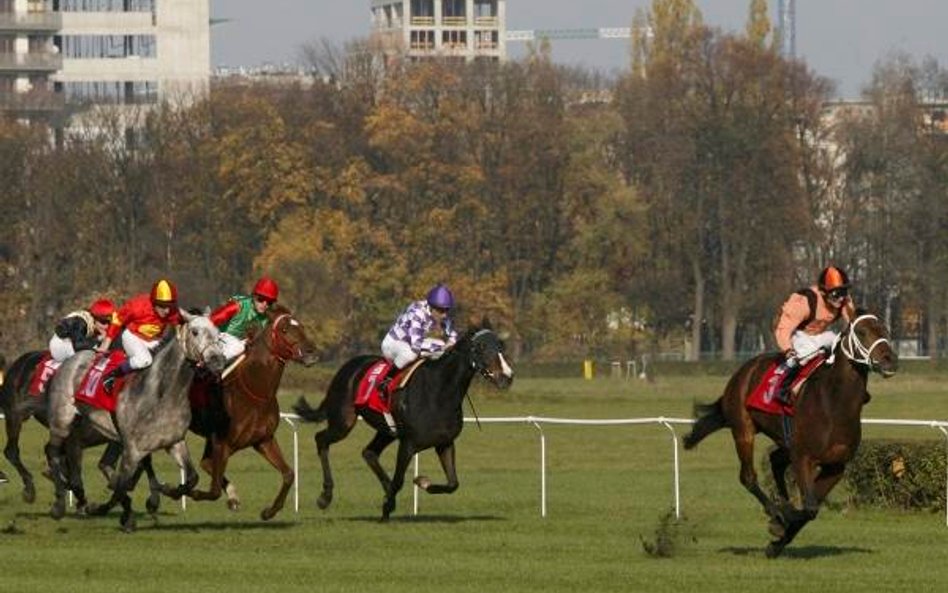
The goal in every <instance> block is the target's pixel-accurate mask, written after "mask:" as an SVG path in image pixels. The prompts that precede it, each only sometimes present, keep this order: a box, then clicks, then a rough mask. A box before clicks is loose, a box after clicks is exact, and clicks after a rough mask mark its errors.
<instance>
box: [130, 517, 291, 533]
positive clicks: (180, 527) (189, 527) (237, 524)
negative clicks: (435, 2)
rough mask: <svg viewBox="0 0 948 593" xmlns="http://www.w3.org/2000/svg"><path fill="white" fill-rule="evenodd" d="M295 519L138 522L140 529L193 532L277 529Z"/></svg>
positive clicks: (145, 520) (144, 519) (288, 526)
mask: <svg viewBox="0 0 948 593" xmlns="http://www.w3.org/2000/svg"><path fill="white" fill-rule="evenodd" d="M297 525H298V523H296V522H294V521H268V522H263V521H259V520H257V521H199V522H196V523H167V524H166V523H149V522H148V519H147V518H141V519H140V520H139V522H138V530H139V531H169V532H174V531H177V532H193V533H199V532H201V531H277V530H282V529H291V528H293V527H296V526H297Z"/></svg>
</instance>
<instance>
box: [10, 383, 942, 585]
mask: <svg viewBox="0 0 948 593" xmlns="http://www.w3.org/2000/svg"><path fill="white" fill-rule="evenodd" d="M298 378H299V377H298ZM724 383H725V378H724V377H722V376H691V377H663V376H659V377H658V378H657V380H656V381H655V382H654V383H646V382H644V381H631V382H626V381H619V380H614V381H611V380H608V379H597V380H595V381H591V382H585V381H582V380H580V379H555V380H553V379H523V380H518V381H517V382H516V383H515V385H514V387H513V388H512V390H511V391H509V392H505V393H499V392H495V391H491V390H489V389H487V388H483V387H479V388H478V389H476V391H475V393H474V400H475V404H476V406H477V411H478V413H479V414H480V415H481V416H482V417H489V416H524V415H535V416H555V417H566V418H632V417H653V416H659V415H661V416H667V417H689V416H690V414H691V407H692V404H693V402H694V401H695V400H699V401H709V400H711V399H713V398H715V397H716V396H717V394H718V392H719V391H720V390H721V389H722V388H723V385H724ZM870 388H871V389H872V392H873V401H872V403H871V404H870V406H869V408H868V409H867V414H866V415H867V416H868V417H876V418H883V417H884V418H920V419H945V418H946V417H948V406H946V401H948V383H946V382H945V380H944V377H942V376H938V375H925V374H923V373H921V372H913V373H907V374H904V375H901V376H899V377H897V378H895V379H892V380H890V381H885V382H883V381H882V380H880V379H878V378H877V377H874V378H873V379H872V380H871V382H870ZM296 395H297V394H295V393H287V394H285V396H284V397H285V399H284V409H288V407H289V406H288V404H289V403H290V402H292V401H293V399H294V398H295V397H296ZM308 397H309V398H310V400H311V401H318V399H319V395H314V394H308ZM467 413H468V415H470V411H469V410H467ZM685 430H686V428H685V427H681V428H680V429H679V434H681V433H683V432H684V431H685ZM313 432H314V427H312V426H309V425H306V426H303V427H302V429H301V431H300V444H301V452H300V457H301V463H302V467H301V472H302V476H301V478H302V479H301V488H302V500H301V511H300V513H299V514H298V515H297V514H294V512H293V510H292V507H291V506H290V507H288V508H287V509H284V511H283V512H282V513H281V514H280V515H278V516H277V518H276V519H275V520H274V521H272V522H270V523H263V522H261V521H260V520H259V519H258V514H259V511H260V509H262V508H263V507H264V506H265V505H266V504H267V503H268V502H269V500H270V498H271V497H272V496H273V495H274V493H275V492H276V488H277V484H278V481H279V480H278V477H277V475H276V473H275V472H274V471H273V470H272V469H271V468H270V467H269V466H268V465H267V464H266V462H265V461H263V460H262V458H260V457H258V456H257V455H256V454H255V453H254V452H252V451H244V452H241V453H239V454H238V455H237V456H236V457H235V458H234V459H233V460H232V463H231V466H230V471H229V474H230V475H231V476H232V477H233V479H234V480H235V481H236V482H237V484H238V487H239V489H240V493H241V497H242V499H243V503H244V506H243V508H242V509H241V511H240V512H238V513H236V514H234V513H230V512H228V511H227V510H226V508H225V506H224V503H223V502H222V501H221V502H214V503H200V504H199V503H194V502H191V503H189V505H188V509H187V511H183V512H182V511H181V509H180V508H179V507H177V506H176V505H175V504H174V503H173V502H172V501H164V502H163V508H162V511H161V513H160V514H159V515H158V517H157V518H156V519H152V518H149V517H148V516H146V515H140V516H139V521H138V526H139V530H138V531H137V532H136V533H135V534H133V535H126V534H123V533H121V532H120V531H119V529H118V519H117V516H116V515H112V516H109V517H107V518H95V519H88V518H78V517H75V516H73V515H71V514H70V515H67V517H66V518H65V519H63V520H62V521H60V522H55V521H53V520H52V519H50V518H49V517H48V515H47V510H48V508H49V503H50V502H51V487H50V485H49V483H48V482H46V481H45V480H43V479H42V478H39V480H40V481H39V482H38V483H37V486H38V491H39V500H38V501H37V503H36V504H34V505H26V504H25V503H23V502H22V501H21V500H20V493H19V482H18V480H17V478H16V476H13V475H10V474H11V473H12V472H11V470H12V468H10V467H9V465H8V464H4V465H2V466H0V467H3V469H4V470H5V471H6V472H7V474H8V475H10V477H11V483H9V484H6V485H4V486H0V554H2V557H3V559H4V562H3V565H2V566H3V568H2V574H0V583H2V584H3V591H11V592H13V591H40V590H57V589H62V590H67V591H83V592H85V591H103V592H104V591H109V592H112V591H136V592H143V593H144V592H149V591H167V590H169V589H172V588H183V589H185V590H188V591H215V592H217V591H253V592H255V593H264V592H269V591H274V592H281V593H286V592H291V591H307V592H309V591H360V592H361V591H375V590H380V591H386V592H399V591H412V592H416V591H435V590H438V591H476V592H478V593H484V592H487V591H543V592H544V593H552V592H557V591H577V590H582V591H676V592H681V591H683V590H684V591H688V590H689V589H695V590H696V589H699V588H700V590H701V591H702V592H705V591H722V592H723V591H727V592H730V591H735V590H738V589H739V588H740V589H754V590H762V591H764V590H766V591H771V590H778V591H790V590H794V591H799V590H801V588H802V589H803V590H820V589H825V590H831V591H833V592H834V593H837V592H845V591H854V592H859V593H865V592H867V591H887V590H892V591H896V590H898V591H913V592H914V591H935V590H936V589H937V590H941V588H942V587H941V586H938V585H937V583H938V582H939V581H943V580H944V579H945V578H946V577H948V567H946V563H945V562H944V559H945V543H946V540H948V527H946V526H945V519H944V515H943V514H941V515H939V514H931V513H897V512H882V511H877V510H871V509H851V508H848V507H847V506H846V505H844V504H838V503H842V502H845V493H844V492H839V493H834V494H835V498H834V499H833V500H834V502H836V503H837V504H836V505H835V506H834V508H835V509H837V510H832V509H825V510H824V511H822V512H821V514H820V517H819V518H818V519H817V520H816V521H815V522H813V523H812V524H810V525H808V526H807V528H806V529H804V531H803V532H802V533H801V534H800V536H799V537H798V538H797V540H796V541H795V542H794V543H793V544H791V546H790V547H789V548H788V549H787V551H786V552H785V556H784V557H781V558H779V559H777V560H767V559H765V558H764V557H763V553H762V549H763V547H764V545H765V544H766V542H767V539H768V536H767V533H766V520H765V517H764V515H763V513H762V512H761V511H760V509H759V508H758V506H757V503H756V502H755V501H754V500H753V499H752V497H751V496H750V495H749V494H747V493H746V492H745V491H744V490H743V488H742V487H741V486H740V484H739V483H738V481H737V461H736V458H735V456H734V453H733V446H732V444H731V440H730V438H729V436H728V435H727V434H726V433H724V432H721V433H719V434H716V435H713V436H712V437H710V438H709V439H708V440H707V441H705V442H704V443H702V444H701V446H700V447H698V449H696V450H695V451H689V452H683V453H682V457H681V462H682V480H681V493H682V507H683V511H684V515H685V520H684V522H683V523H682V524H681V525H680V527H679V529H678V531H679V537H678V538H677V540H676V543H677V544H678V548H677V550H676V553H675V555H674V556H673V557H671V558H662V559H659V558H655V557H652V556H649V555H648V554H646V553H645V551H644V549H643V545H642V541H641V540H642V538H645V539H647V540H649V539H654V538H655V530H656V528H657V527H658V526H659V524H660V521H661V518H662V516H663V515H665V514H666V513H667V512H668V510H669V509H670V507H671V505H672V502H673V498H672V492H673V491H672V471H671V464H672V446H671V442H670V436H669V433H668V431H667V430H666V429H665V428H662V427H656V426H636V427H628V426H622V427H582V426H546V427H545V428H544V432H545V434H546V435H547V439H548V450H547V456H548V488H549V500H548V505H549V516H548V517H546V518H541V517H540V512H539V498H540V474H539V467H538V466H539V446H538V438H537V433H536V430H535V429H534V428H533V427H530V426H526V425H493V424H491V425H484V427H483V429H482V430H480V431H479V430H478V429H477V428H476V427H475V426H473V425H468V426H467V427H466V428H465V432H464V434H463V435H462V436H461V438H460V441H459V447H458V466H459V473H460V479H461V488H460V489H459V490H458V492H456V493H455V494H453V495H449V496H426V495H423V497H422V499H421V509H420V514H419V515H418V516H416V517H413V516H412V515H411V507H412V496H411V489H410V488H406V489H405V490H404V491H403V492H402V493H401V495H400V497H399V507H398V509H397V510H396V513H395V515H394V519H393V520H392V521H391V522H390V523H389V524H380V523H379V522H378V521H377V518H378V516H379V513H380V504H381V489H380V488H379V486H378V484H377V482H376V481H375V478H374V477H373V476H372V475H371V473H370V472H369V471H368V469H367V468H366V467H365V466H364V464H363V462H362V460H361V458H360V456H359V450H360V449H361V447H362V446H364V444H365V443H366V442H367V440H368V438H369V432H368V430H367V429H366V428H365V427H364V426H359V427H357V428H356V429H355V431H354V432H353V434H352V435H350V437H349V439H347V440H346V441H344V442H343V443H341V444H339V445H337V446H336V447H335V448H334V449H333V455H332V459H333V463H334V469H335V478H336V491H335V495H336V499H335V501H334V502H333V505H332V507H331V508H330V509H329V510H327V511H320V510H318V509H316V508H315V504H314V500H315V497H316V495H317V494H318V489H319V484H320V481H321V480H320V474H319V469H318V462H317V460H316V458H315V454H314V450H313V445H312V434H313ZM291 434H292V433H291V431H289V430H288V429H287V427H286V426H283V427H281V429H280V436H281V442H282V444H283V448H284V451H285V453H286V454H287V457H288V458H289V456H290V454H291ZM865 436H866V438H873V437H883V436H885V437H889V438H906V439H915V438H941V436H940V433H937V432H936V431H932V430H926V429H905V428H886V427H868V428H867V429H866V431H865ZM44 440H45V435H44V434H43V432H42V431H41V430H40V427H39V425H37V424H35V423H31V424H30V425H28V426H27V428H26V431H25V437H24V442H23V451H24V458H25V461H26V463H28V464H29V466H30V467H31V468H36V469H38V468H39V467H40V466H41V461H42V459H41V457H42V455H41V449H42V442H43V441H44ZM766 446H767V444H766V443H765V441H764V440H763V439H758V450H759V451H763V450H764V449H765V448H766ZM192 450H194V451H199V450H200V449H199V447H198V446H197V441H193V442H192ZM97 454H98V451H94V452H91V453H90V455H89V459H88V460H87V464H86V466H87V469H86V473H87V482H88V490H89V492H90V494H92V495H93V497H94V498H97V496H96V495H99V496H101V493H102V492H103V487H104V486H103V484H102V480H101V478H99V477H98V476H96V475H93V469H92V468H93V465H92V457H93V456H95V455H97ZM159 461H160V463H159V471H160V472H161V473H162V475H163V476H165V477H166V479H169V480H170V479H172V478H174V476H175V475H176V473H175V470H174V469H173V467H172V465H171V464H170V461H169V460H167V459H166V458H162V459H160V460H159ZM383 461H384V462H385V463H386V465H387V466H388V467H390V466H391V463H392V451H389V452H387V453H386V456H385V457H384V458H383ZM421 465H422V470H423V471H424V472H426V473H429V475H431V476H432V477H433V478H435V479H436V481H440V480H441V472H440V468H439V467H438V465H437V460H436V458H435V456H434V455H433V453H431V452H426V453H424V454H423V455H422V461H421ZM206 483H207V478H206V476H204V475H202V482H201V486H206ZM142 495H143V492H139V493H137V496H136V506H137V508H138V509H139V510H141V509H142V507H143V498H142ZM289 503H290V505H292V494H291V498H290V501H289Z"/></svg>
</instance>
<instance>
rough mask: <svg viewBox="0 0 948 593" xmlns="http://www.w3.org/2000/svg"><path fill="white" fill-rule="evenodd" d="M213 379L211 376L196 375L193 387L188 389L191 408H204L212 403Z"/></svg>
mask: <svg viewBox="0 0 948 593" xmlns="http://www.w3.org/2000/svg"><path fill="white" fill-rule="evenodd" d="M213 389H214V383H213V380H212V379H211V378H209V377H194V380H192V381H191V389H190V390H189V391H188V400H190V402H191V409H193V410H202V409H204V408H206V407H208V406H209V405H211V397H212V396H213V394H214V392H213V391H212V390H213Z"/></svg>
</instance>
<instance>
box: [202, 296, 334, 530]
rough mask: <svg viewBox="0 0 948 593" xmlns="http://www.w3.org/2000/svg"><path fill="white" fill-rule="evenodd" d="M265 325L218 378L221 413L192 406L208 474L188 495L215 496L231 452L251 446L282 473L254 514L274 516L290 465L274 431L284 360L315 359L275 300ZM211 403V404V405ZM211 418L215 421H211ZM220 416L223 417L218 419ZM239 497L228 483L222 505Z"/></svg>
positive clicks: (300, 332) (312, 361)
mask: <svg viewBox="0 0 948 593" xmlns="http://www.w3.org/2000/svg"><path fill="white" fill-rule="evenodd" d="M267 318H268V323H267V326H266V327H265V328H264V329H262V330H260V331H258V332H257V333H256V334H255V335H254V336H253V337H251V338H250V341H249V343H248V345H247V349H246V359H245V360H244V361H243V362H241V363H240V364H239V365H238V366H237V367H236V368H235V369H234V371H233V372H231V373H230V374H228V375H227V377H226V378H225V379H224V381H223V398H224V401H223V405H224V408H225V410H224V411H225V414H224V415H225V416H226V418H223V419H220V415H218V416H217V417H216V418H215V416H214V415H202V414H200V413H198V411H197V410H194V413H193V414H192V422H191V430H192V431H194V432H197V433H198V434H200V435H202V436H205V437H207V441H206V443H207V444H206V447H205V451H204V458H203V459H202V461H201V466H202V467H203V468H204V469H205V471H207V472H208V473H209V474H210V475H211V485H210V489H209V490H208V491H200V490H195V491H193V492H192V493H191V494H190V496H191V497H192V498H193V499H194V500H217V499H218V498H220V496H221V492H222V490H223V489H224V488H227V481H226V479H225V478H224V470H225V468H226V467H227V460H228V458H230V456H231V455H233V454H234V453H236V452H237V451H240V450H241V449H244V448H246V447H250V446H253V448H254V449H256V450H257V452H258V453H260V454H261V455H263V457H264V458H265V459H266V460H267V461H269V462H270V464H271V465H273V467H275V468H276V469H277V471H279V472H280V474H281V475H282V477H283V479H282V484H281V486H280V489H279V491H278V492H277V496H276V498H275V499H274V501H273V504H271V505H270V506H269V507H267V508H265V509H263V511H262V512H261V513H260V517H261V518H262V519H263V520H264V521H266V520H269V519H271V518H273V517H274V515H276V514H277V512H279V511H280V509H282V508H283V503H284V502H285V501H286V495H287V493H288V492H289V490H290V487H291V486H292V485H293V480H294V479H295V475H294V473H293V469H292V468H291V467H290V466H289V465H288V464H287V463H286V460H284V459H283V452H282V451H281V450H280V445H279V443H278V442H277V440H276V439H275V438H274V433H275V432H276V429H277V427H278V426H279V424H280V405H279V403H278V402H277V399H276V394H277V389H278V388H279V387H280V379H281V378H282V377H283V370H284V368H286V363H287V361H290V360H292V361H295V362H299V363H301V364H303V365H304V366H311V365H313V364H315V363H316V361H317V356H316V351H315V347H314V346H313V344H312V342H310V340H309V338H307V337H306V332H305V330H304V329H303V324H302V323H300V322H299V321H298V320H297V319H296V318H295V317H293V314H292V313H290V311H289V310H288V309H287V308H286V307H282V306H279V305H275V306H273V307H271V308H270V309H269V310H268V311H267ZM212 405H213V404H212ZM215 420H218V422H219V424H218V425H217V426H215V425H214V424H215ZM220 420H223V422H220ZM239 504H240V501H239V500H238V499H237V497H236V494H235V493H234V492H233V491H232V489H229V488H228V507H230V508H231V509H233V510H236V508H237V507H238V506H239Z"/></svg>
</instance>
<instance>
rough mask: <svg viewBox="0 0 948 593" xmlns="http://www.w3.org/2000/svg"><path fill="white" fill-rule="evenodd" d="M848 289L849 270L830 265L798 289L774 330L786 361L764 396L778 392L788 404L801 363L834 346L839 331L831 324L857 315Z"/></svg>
mask: <svg viewBox="0 0 948 593" xmlns="http://www.w3.org/2000/svg"><path fill="white" fill-rule="evenodd" d="M849 288H850V283H849V276H847V275H846V272H844V271H843V269H842V268H838V267H836V266H829V267H827V268H824V269H823V271H822V272H820V276H819V278H818V279H817V283H816V286H811V287H810V288H805V289H802V290H798V291H797V292H795V293H793V294H792V295H790V298H788V299H787V300H786V302H785V303H784V304H783V307H782V308H781V310H780V318H779V320H778V321H777V327H776V328H775V329H774V337H775V338H776V339H777V347H778V348H780V351H781V352H783V355H784V360H783V361H782V362H781V363H780V366H779V367H778V368H777V370H776V371H775V373H774V376H773V378H772V380H771V384H770V385H769V386H768V392H767V394H766V395H765V397H764V398H765V399H767V400H769V399H771V398H773V396H775V395H776V396H777V398H778V400H779V401H781V402H783V403H785V404H786V403H788V399H789V398H788V395H789V394H788V393H787V391H788V390H787V387H788V386H789V385H790V383H791V382H792V380H793V378H794V377H795V376H796V375H797V372H798V370H799V368H800V366H801V364H803V363H806V362H807V361H808V360H809V359H810V358H812V357H813V356H814V355H816V354H817V352H819V350H820V349H821V348H822V349H826V350H829V349H830V348H832V346H833V344H834V342H835V341H836V336H837V332H835V331H833V330H832V329H830V326H831V325H833V324H834V323H835V322H836V321H837V320H838V319H840V318H842V319H844V320H845V321H851V320H852V318H853V315H854V313H853V311H854V307H853V303H852V299H851V298H850V296H849Z"/></svg>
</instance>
